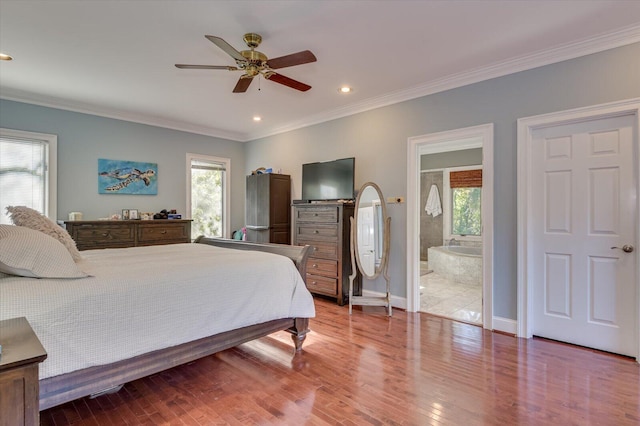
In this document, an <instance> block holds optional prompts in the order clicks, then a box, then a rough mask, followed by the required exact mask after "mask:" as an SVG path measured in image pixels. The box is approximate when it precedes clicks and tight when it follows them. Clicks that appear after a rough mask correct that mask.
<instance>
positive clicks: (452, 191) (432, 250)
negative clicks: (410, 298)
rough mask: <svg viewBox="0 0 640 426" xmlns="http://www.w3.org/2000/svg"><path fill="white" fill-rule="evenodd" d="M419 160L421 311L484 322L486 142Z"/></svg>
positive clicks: (430, 155) (477, 323) (426, 156)
mask: <svg viewBox="0 0 640 426" xmlns="http://www.w3.org/2000/svg"><path fill="white" fill-rule="evenodd" d="M420 164H421V170H420V204H419V206H420V207H421V208H420V312H425V313H429V314H433V315H438V316H443V317H446V318H450V319H454V320H458V321H463V322H467V323H470V324H476V325H482V213H481V212H482V147H479V148H470V149H463V150H456V151H449V152H440V153H433V154H424V155H422V156H421V157H420ZM423 206H424V207H423Z"/></svg>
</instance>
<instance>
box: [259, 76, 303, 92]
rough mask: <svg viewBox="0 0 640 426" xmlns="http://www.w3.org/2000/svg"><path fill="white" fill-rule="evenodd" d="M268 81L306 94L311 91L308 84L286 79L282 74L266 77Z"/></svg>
mask: <svg viewBox="0 0 640 426" xmlns="http://www.w3.org/2000/svg"><path fill="white" fill-rule="evenodd" d="M265 78H266V79H268V80H271V81H275V82H276V83H280V84H284V85H285V86H288V87H291V88H292V89H296V90H300V91H301V92H306V91H307V90H309V89H311V86H309V85H308V84H304V83H301V82H299V81H296V80H294V79H292V78H289V77H285V76H284V75H282V74H278V73H275V72H274V73H273V74H271V75H269V76H265Z"/></svg>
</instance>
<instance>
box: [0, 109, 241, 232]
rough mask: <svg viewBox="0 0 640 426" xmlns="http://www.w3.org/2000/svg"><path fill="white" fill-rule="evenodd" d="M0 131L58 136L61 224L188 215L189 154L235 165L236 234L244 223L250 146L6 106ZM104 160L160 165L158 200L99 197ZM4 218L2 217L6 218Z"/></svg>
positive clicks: (73, 114) (233, 214)
mask: <svg viewBox="0 0 640 426" xmlns="http://www.w3.org/2000/svg"><path fill="white" fill-rule="evenodd" d="M0 127H4V128H9V129H17V130H26V131H31V132H39V133H50V134H55V135H57V136H58V211H57V217H58V219H66V218H67V217H68V213H69V212H71V211H81V212H83V213H84V219H85V220H91V219H97V218H100V217H106V216H108V215H109V214H111V213H120V212H121V210H122V209H125V208H130V209H138V210H139V211H145V212H147V211H149V212H158V211H160V210H162V209H174V208H175V209H176V210H177V211H178V212H179V213H183V214H184V213H185V211H184V210H185V200H186V153H187V152H192V153H197V154H206V155H214V156H218V157H226V158H230V159H231V173H232V176H231V229H237V228H240V227H241V226H242V225H243V223H244V172H245V168H246V167H245V162H244V157H245V155H244V148H245V147H244V145H243V144H240V143H238V142H232V141H227V140H224V139H216V138H212V137H208V136H201V135H195V134H191V133H185V132H180V131H175V130H169V129H164V128H160V127H154V126H147V125H144V124H137V123H131V122H127V121H121V120H114V119H110V118H103V117H97V116H94V115H88V114H81V113H76V112H70V111H63V110H59V109H54V108H47V107H42V106H37V105H30V104H24V103H20V102H12V101H7V100H0ZM98 158H108V159H115V160H132V161H143V162H150V163H157V164H158V195H123V194H98V175H97V171H98ZM4 213H5V212H2V213H1V214H4Z"/></svg>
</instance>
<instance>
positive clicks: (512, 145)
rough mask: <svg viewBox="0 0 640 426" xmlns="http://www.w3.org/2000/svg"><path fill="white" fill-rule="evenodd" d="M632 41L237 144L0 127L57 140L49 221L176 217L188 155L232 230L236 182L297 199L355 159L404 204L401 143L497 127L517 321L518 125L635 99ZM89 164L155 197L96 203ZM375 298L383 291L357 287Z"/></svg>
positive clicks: (114, 129) (638, 49)
mask: <svg viewBox="0 0 640 426" xmlns="http://www.w3.org/2000/svg"><path fill="white" fill-rule="evenodd" d="M639 75H640V43H636V44H633V45H629V46H624V47H620V48H617V49H612V50H608V51H605V52H600V53H597V54H593V55H589V56H584V57H581V58H577V59H573V60H570V61H565V62H561V63H557V64H552V65H548V66H545V67H540V68H537V69H533V70H528V71H523V72H519V73H516V74H511V75H508V76H504V77H500V78H495V79H492V80H488V81H484V82H480V83H476V84H472V85H469V86H465V87H461V88H457V89H453V90H449V91H446V92H442V93H437V94H433V95H429V96H424V97H421V98H418V99H413V100H410V101H406V102H402V103H399V104H395V105H390V106H387V107H384V108H378V109H375V110H371V111H368V112H364V113H361V114H357V115H353V116H350V117H345V118H342V119H337V120H333V121H330V122H327V123H322V124H318V125H315V126H310V127H307V128H304V129H300V130H295V131H291V132H287V133H284V134H281V135H276V136H272V137H268V138H263V139H259V140H256V141H252V142H248V143H247V144H240V143H237V142H230V141H225V140H221V139H216V138H211V137H206V136H200V135H194V134H188V133H184V132H179V131H173V130H167V129H161V128H157V127H152V126H146V125H141V124H135V123H128V122H124V121H119V120H112V119H107V118H101V117H95V116H91V115H86V114H79V113H74V112H68V111H62V110H56V109H52V108H45V107H39V106H35V105H27V104H22V103H17V102H11V101H4V100H0V126H2V127H6V128H12V129H20V130H28V131H35V132H42V133H53V134H57V135H58V137H59V140H58V142H59V147H58V155H59V165H58V217H60V218H65V217H66V216H67V213H68V212H70V211H83V212H84V213H85V217H87V218H97V217H101V216H104V215H105V214H108V213H110V212H113V211H119V210H120V209H122V208H137V209H139V210H141V211H143V210H148V211H155V210H159V209H162V208H174V207H175V208H177V209H179V210H183V209H184V203H185V201H184V198H185V188H186V183H185V170H184V169H185V153H186V152H196V153H201V154H209V155H216V156H222V157H229V158H231V166H232V176H231V179H232V188H231V192H232V193H231V200H232V201H231V221H232V224H231V225H232V228H238V227H240V226H241V225H242V223H243V220H244V176H245V174H248V173H250V172H251V170H254V169H256V168H257V167H261V166H265V167H273V168H274V170H278V169H282V173H286V174H290V175H291V177H292V190H293V194H292V196H293V198H294V199H295V198H300V195H301V194H300V193H301V190H300V182H301V174H302V164H303V163H307V162H314V161H325V160H334V159H337V158H345V157H352V156H353V157H356V187H360V185H362V184H363V183H365V182H367V181H373V182H376V183H378V184H379V186H380V187H381V189H382V191H383V194H384V195H385V197H391V196H406V192H407V176H406V170H407V164H406V163H407V138H409V137H411V136H418V135H424V134H428V133H434V132H440V131H445V130H452V129H457V128H462V127H468V126H474V125H479V124H485V123H494V125H495V128H494V130H495V146H494V163H495V174H494V180H495V183H494V185H495V186H494V195H495V197H494V198H495V199H494V215H495V218H494V233H495V235H494V247H495V248H494V251H495V252H494V259H495V264H494V270H493V273H494V313H495V315H497V316H500V317H504V318H511V319H515V318H516V286H517V282H516V272H517V262H516V260H517V258H516V256H517V253H516V245H517V241H516V231H517V228H516V226H517V223H516V201H517V198H516V188H517V183H516V154H517V149H516V125H517V119H518V118H520V117H528V116H532V115H537V114H543V113H548V112H553V111H561V110H565V109H570V108H577V107H582V106H587V105H594V104H600V103H604V102H611V101H615V100H621V99H628V98H633V97H640V78H638V76H639ZM98 158H114V159H123V160H136V161H148V162H157V163H158V167H159V172H160V177H159V181H158V184H159V187H158V190H159V194H158V195H157V196H125V195H111V194H109V195H98V193H97V182H96V178H95V175H96V173H97V159H98ZM388 213H389V215H390V216H391V218H392V224H391V233H392V237H391V254H390V268H389V273H390V276H391V278H392V293H393V294H394V295H397V296H400V297H405V296H406V242H405V239H406V215H407V212H406V204H391V205H389V208H388ZM365 285H366V286H367V288H371V289H374V290H382V289H383V286H384V282H383V281H382V280H378V281H376V282H374V283H369V284H365Z"/></svg>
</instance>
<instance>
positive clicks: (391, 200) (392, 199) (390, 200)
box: [387, 197, 404, 204]
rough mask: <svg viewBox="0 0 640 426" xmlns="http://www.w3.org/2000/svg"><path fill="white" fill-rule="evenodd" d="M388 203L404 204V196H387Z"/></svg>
mask: <svg viewBox="0 0 640 426" xmlns="http://www.w3.org/2000/svg"><path fill="white" fill-rule="evenodd" d="M387 203H388V204H402V203H404V197H387Z"/></svg>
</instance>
